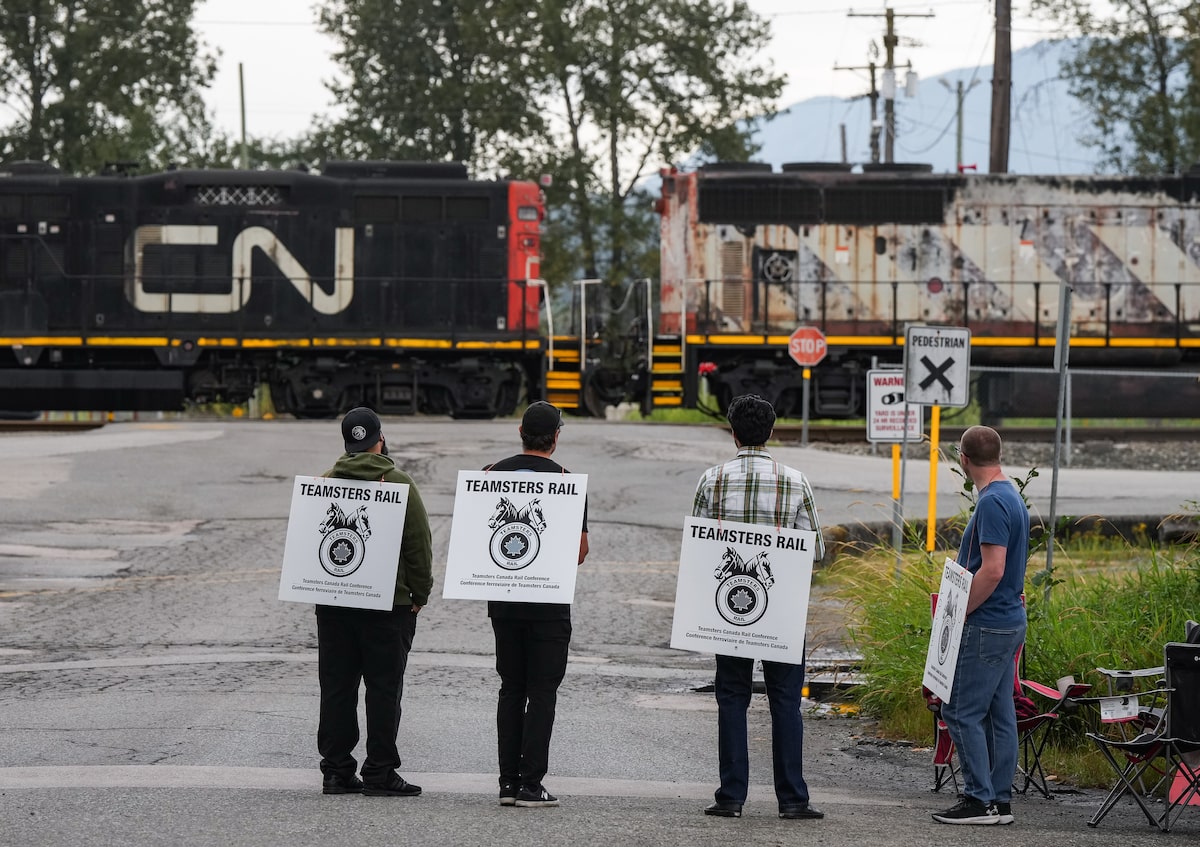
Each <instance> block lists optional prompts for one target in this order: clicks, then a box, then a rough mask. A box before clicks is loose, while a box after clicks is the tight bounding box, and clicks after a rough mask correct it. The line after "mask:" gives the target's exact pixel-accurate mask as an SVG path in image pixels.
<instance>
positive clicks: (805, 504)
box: [692, 394, 825, 819]
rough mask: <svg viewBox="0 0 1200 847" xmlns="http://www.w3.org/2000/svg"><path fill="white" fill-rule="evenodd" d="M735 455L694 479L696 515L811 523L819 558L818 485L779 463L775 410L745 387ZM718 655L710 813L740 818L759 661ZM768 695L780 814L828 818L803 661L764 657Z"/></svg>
mask: <svg viewBox="0 0 1200 847" xmlns="http://www.w3.org/2000/svg"><path fill="white" fill-rule="evenodd" d="M726 418H727V419H728V421H729V426H730V429H731V430H732V432H733V441H734V443H735V444H736V445H737V447H738V454H737V458H735V459H733V460H732V461H729V462H726V463H724V464H722V465H717V466H715V467H712V468H709V469H708V470H707V471H705V472H704V476H702V477H701V478H700V484H699V485H697V486H696V498H695V501H694V503H693V506H692V515H693V516H694V517H698V518H710V519H712V520H727V521H740V522H742V523H753V524H762V525H764V526H774V527H785V526H786V527H791V528H793V529H807V530H812V531H813V532H815V533H816V534H817V545H816V550H815V551H814V554H813V555H814V556H815V557H816V560H820V559H821V558H823V557H824V555H825V542H824V540H823V539H822V538H821V523H820V520H819V519H818V518H817V509H816V505H815V503H814V501H813V493H812V488H811V487H810V486H809V484H808V480H807V479H805V477H804V475H803V474H802V473H800V472H799V471H798V470H795V469H794V468H789V467H788V466H787V465H781V464H779V463H778V462H776V461H775V460H773V459H772V458H771V454H770V453H768V452H767V449H766V447H764V446H763V445H764V444H766V442H767V439H769V438H770V437H771V433H772V432H773V431H774V428H775V410H774V409H773V408H772V407H771V404H770V403H768V402H767V401H766V400H764V399H762V398H761V397H759V396H758V395H757V394H743V395H741V396H740V397H735V398H733V400H732V401H731V402H730V403H729V410H728V412H727V413H726ZM716 660H717V680H716V695H717V749H718V756H719V760H720V770H721V787H720V788H719V789H717V791H716V794H715V797H714V800H715V802H713V803H712V804H711V805H709V806H706V807H705V809H704V813H705V814H706V815H717V816H719V817H727V818H740V817H741V816H742V804H743V803H745V802H746V793H747V790H748V789H749V784H750V756H749V752H748V742H747V730H746V711H747V709H749V708H750V694H751V691H752V687H751V685H752V678H753V672H754V660H753V659H748V658H745V657H743V656H721V655H718V656H717V657H716ZM762 665H763V677H764V678H765V681H766V687H767V699H768V701H769V702H770V704H771V756H772V762H773V765H774V772H775V796H776V799H777V800H778V801H779V817H781V818H786V819H812V818H823V817H824V816H825V815H824V813H822V812H820V811H818V810H817V809H816V808H814V807H813V806H811V805H809V802H808V801H809V795H808V784H807V783H806V782H805V781H804V769H803V766H802V761H801V760H802V758H803V750H804V721H803V718H802V717H801V715H800V698H801V692H802V691H803V689H804V664H803V662H802V663H801V664H798V665H792V664H786V663H783V662H770V661H765V660H764V661H763V663H762Z"/></svg>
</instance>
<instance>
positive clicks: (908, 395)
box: [896, 326, 971, 570]
mask: <svg viewBox="0 0 1200 847" xmlns="http://www.w3.org/2000/svg"><path fill="white" fill-rule="evenodd" d="M904 385H905V393H904V402H905V405H907V404H909V403H912V404H914V405H917V406H932V407H933V409H932V411H931V412H930V419H931V431H930V436H929V444H930V451H929V522H928V525H927V527H926V534H925V546H926V549H927V550H933V546H934V545H933V542H934V536H935V531H936V527H937V464H938V456H937V449H938V427H939V425H940V423H941V408H940V407H941V406H953V407H957V408H962V407H963V406H967V405H969V404H970V402H971V330H970V329H968V328H967V327H965V326H910V327H908V330H907V332H906V333H905V336H904ZM902 473H903V471H902ZM899 563H900V553H899V550H897V552H896V566H897V570H899Z"/></svg>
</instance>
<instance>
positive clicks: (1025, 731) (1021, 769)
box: [1013, 646, 1092, 800]
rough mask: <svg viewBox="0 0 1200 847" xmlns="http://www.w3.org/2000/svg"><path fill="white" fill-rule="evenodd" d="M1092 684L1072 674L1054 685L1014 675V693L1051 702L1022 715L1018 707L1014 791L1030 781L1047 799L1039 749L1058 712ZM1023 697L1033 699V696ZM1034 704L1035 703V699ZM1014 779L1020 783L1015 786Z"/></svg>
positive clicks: (1020, 790)
mask: <svg viewBox="0 0 1200 847" xmlns="http://www.w3.org/2000/svg"><path fill="white" fill-rule="evenodd" d="M1023 651H1024V647H1023V646H1022V650H1021V652H1023ZM1020 655H1021V653H1020V652H1019V653H1018V659H1017V663H1018V667H1019V666H1020ZM1091 688H1092V686H1091V685H1090V684H1088V683H1086V682H1076V681H1075V677H1073V676H1064V677H1062V678H1061V679H1059V680H1058V683H1057V684H1056V687H1054V688H1051V687H1050V686H1048V685H1042V684H1041V683H1040V682H1034V681H1033V680H1031V679H1022V678H1021V677H1020V675H1018V676H1017V681H1016V689H1017V690H1016V692H1015V693H1016V694H1020V693H1021V692H1022V691H1028V692H1031V693H1033V694H1036V695H1038V697H1040V698H1042V699H1043V700H1044V701H1046V702H1048V703H1049V704H1050V705H1049V707H1048V708H1046V709H1044V710H1042V711H1037V710H1036V709H1035V712H1036V713H1035V714H1025V715H1022V714H1021V712H1020V711H1019V710H1018V712H1017V738H1018V740H1019V744H1020V747H1021V755H1020V756H1019V757H1018V759H1017V776H1016V782H1014V783H1013V790H1014V791H1016V792H1018V793H1020V794H1025V793H1027V792H1028V791H1029V787H1030V786H1031V785H1032V786H1033V787H1034V788H1036V789H1037V790H1038V793H1040V794H1041V795H1042V796H1043V797H1045V798H1046V799H1047V800H1049V799H1050V784H1049V780H1048V779H1047V777H1046V771H1045V769H1044V768H1043V767H1042V751H1043V750H1045V749H1046V744H1047V742H1048V741H1049V740H1050V732H1051V730H1052V729H1053V727H1054V725H1055V723H1056V722H1057V721H1058V717H1059V714H1060V712H1062V711H1063V710H1065V709H1068V708H1071V707H1072V706H1073V705H1074V703H1075V702H1076V700H1077V698H1079V697H1080V696H1082V695H1083V694H1086V693H1087V692H1088V691H1090V690H1091ZM1025 699H1027V700H1031V701H1032V698H1025ZM1034 705H1035V706H1036V703H1034ZM1017 783H1020V785H1019V786H1018V785H1017Z"/></svg>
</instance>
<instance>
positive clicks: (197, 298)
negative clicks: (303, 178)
mask: <svg viewBox="0 0 1200 847" xmlns="http://www.w3.org/2000/svg"><path fill="white" fill-rule="evenodd" d="M216 243H217V228H216V227H215V226H192V225H180V224H175V225H169V226H140V227H138V228H137V229H136V230H135V231H134V233H133V237H132V238H131V239H130V247H131V248H132V249H131V250H129V251H128V252H127V253H126V255H129V253H130V252H131V253H132V254H133V267H132V268H131V269H129V268H127V271H126V272H127V273H129V271H130V270H131V271H132V273H131V274H130V275H129V276H127V277H126V279H127V282H126V286H125V295H126V297H127V298H128V299H129V302H130V303H132V304H133V307H134V308H135V309H137V310H138V311H141V312H170V313H174V314H179V313H181V312H187V313H201V312H207V313H210V314H232V313H234V312H237V311H239V310H241V309H242V308H244V307H245V305H246V303H247V302H249V300H250V289H251V286H252V284H253V280H252V277H251V273H250V266H251V259H252V257H253V254H254V251H255V250H261V251H262V253H263V255H264V256H266V257H267V258H268V259H270V260H271V261H272V262H273V263H274V264H275V267H277V268H279V270H280V272H281V273H282V274H283V275H284V276H286V277H287V278H288V280H289V281H290V282H291V283H292V285H293V286H295V288H296V290H297V291H299V292H300V296H302V297H303V298H304V299H305V300H307V301H308V302H309V303H310V304H311V305H312V307H313V309H314V310H316V311H318V312H320V313H321V314H323V315H336V314H337V313H338V312H341V311H344V310H345V309H346V307H348V306H349V305H350V301H351V300H353V299H354V230H353V229H352V228H350V227H338V228H337V230H336V231H335V243H334V267H335V268H336V269H337V272H336V274H335V276H334V280H333V291H332V293H327V292H326V291H325V290H324V289H322V288H321V287H320V286H319V285H317V284H316V282H314V281H313V279H312V277H311V276H310V275H309V273H308V271H307V270H306V269H305V267H304V266H303V265H301V264H300V262H299V261H298V260H297V259H296V257H295V256H293V255H292V254H291V252H289V251H288V249H287V247H285V246H284V244H283V242H282V241H280V240H279V236H277V235H276V234H275V233H274V232H272V231H271V230H269V229H267V228H266V227H261V226H252V227H247V228H246V229H243V230H242V231H241V232H239V233H238V234H237V238H235V239H234V241H233V249H232V251H231V253H232V256H231V257H230V259H231V260H230V279H229V292H228V293H220V294H196V293H192V292H187V293H181V294H164V293H158V292H151V291H147V290H146V285H145V278H144V267H145V254H146V246H147V245H150V244H161V245H164V246H169V245H204V244H216Z"/></svg>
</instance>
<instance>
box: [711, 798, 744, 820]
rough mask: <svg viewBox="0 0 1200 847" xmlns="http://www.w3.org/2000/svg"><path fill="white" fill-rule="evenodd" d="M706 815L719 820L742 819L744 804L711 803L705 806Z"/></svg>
mask: <svg viewBox="0 0 1200 847" xmlns="http://www.w3.org/2000/svg"><path fill="white" fill-rule="evenodd" d="M704 814H706V815H714V816H715V817H718V818H740V817H741V816H742V804H741V803H722V802H721V801H720V800H718V801H717V802H715V803H709V804H708V805H707V806H705V807H704Z"/></svg>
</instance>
